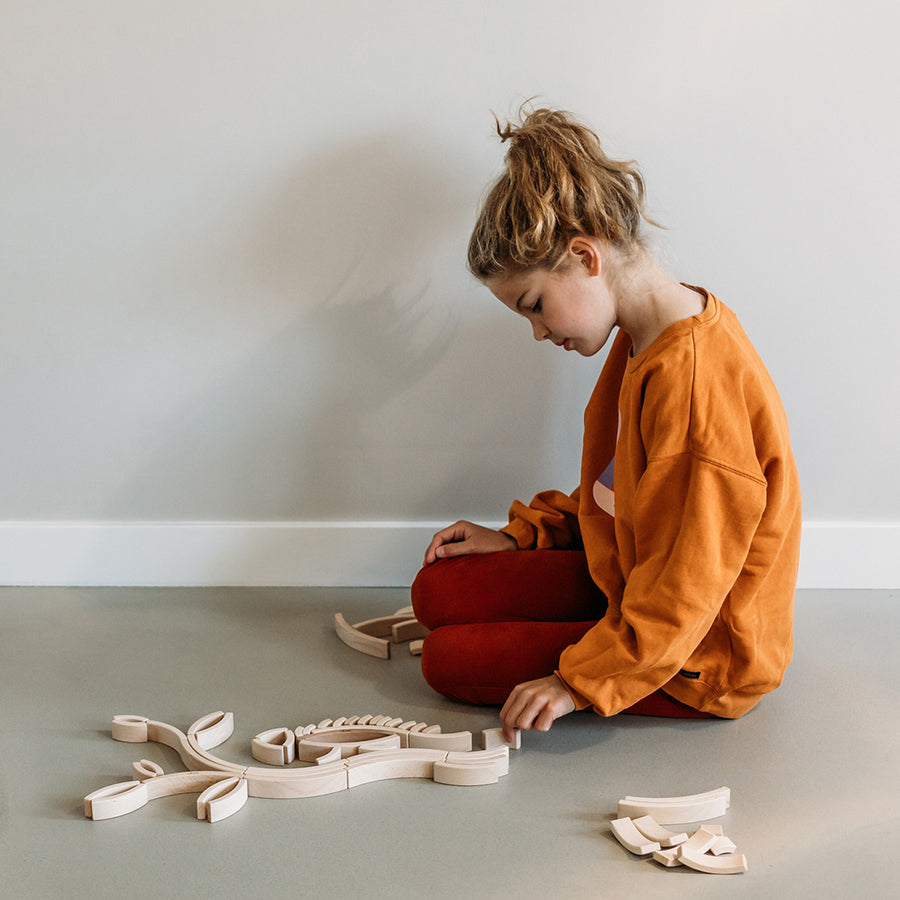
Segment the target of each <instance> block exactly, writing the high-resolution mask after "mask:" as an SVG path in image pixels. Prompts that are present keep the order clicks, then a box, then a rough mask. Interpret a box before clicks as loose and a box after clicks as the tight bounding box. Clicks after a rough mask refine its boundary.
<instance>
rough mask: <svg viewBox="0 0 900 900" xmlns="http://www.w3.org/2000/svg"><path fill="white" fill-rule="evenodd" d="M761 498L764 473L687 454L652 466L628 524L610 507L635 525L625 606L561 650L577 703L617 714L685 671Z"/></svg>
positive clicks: (739, 560) (736, 566) (722, 595)
mask: <svg viewBox="0 0 900 900" xmlns="http://www.w3.org/2000/svg"><path fill="white" fill-rule="evenodd" d="M765 502H766V484H765V481H764V480H763V479H762V478H760V477H755V476H750V475H747V474H744V473H740V472H738V471H736V470H734V469H731V468H728V467H726V466H723V465H720V464H718V463H716V462H713V461H710V460H707V459H703V458H699V457H697V456H695V455H694V454H693V453H690V452H686V453H681V454H677V455H675V456H672V457H669V458H665V459H660V460H657V461H653V462H651V463H649V465H648V467H647V469H646V471H645V472H644V474H643V476H642V477H641V480H640V482H639V484H638V486H637V490H636V492H635V495H634V506H633V509H631V510H622V511H621V512H622V514H623V519H624V521H622V522H620V521H619V516H620V510H619V509H618V508H617V509H616V518H617V523H616V527H617V530H618V529H619V528H620V527H621V528H625V529H628V530H631V531H632V535H629V537H630V540H627V541H624V542H622V543H624V544H625V545H626V546H629V545H630V546H633V547H634V559H632V560H623V562H624V563H626V565H625V569H626V572H627V574H626V583H625V588H624V591H623V594H622V600H621V604H620V605H615V604H611V605H610V609H609V611H608V612H607V615H606V616H605V617H604V619H602V620H601V621H600V622H599V623H598V624H597V625H596V626H594V628H592V629H591V630H590V631H589V632H588V633H587V634H586V635H585V636H584V637H583V638H582V639H581V640H580V641H579V642H578V643H577V644H573V645H572V646H570V647H568V648H567V649H566V650H565V651H564V652H563V654H562V656H561V657H560V663H559V672H558V674H559V676H560V677H561V678H562V680H563V681H564V682H565V683H566V685H567V686H568V687H569V688H570V690H571V691H572V693H573V698H574V699H575V703H576V706H577V707H578V708H579V709H584V708H586V707H588V706H593V707H594V709H595V710H596V711H597V712H598V713H600V714H601V715H605V716H610V715H615V714H616V713H618V712H621V711H622V710H623V709H627V708H628V707H629V706H632V705H633V704H634V703H636V702H637V701H638V700H640V699H642V698H643V697H646V696H647V695H649V694H651V693H653V691H655V690H657V689H658V688H660V687H662V686H663V685H664V684H666V682H668V681H669V680H670V679H672V678H673V677H674V676H675V675H677V674H678V672H679V671H680V670H681V669H682V668H684V664H685V663H686V662H687V660H688V659H689V658H690V657H691V655H692V654H693V653H694V651H695V649H696V648H697V647H698V645H699V644H700V643H701V642H702V641H703V639H704V637H705V636H706V635H707V633H708V632H709V631H710V629H711V627H712V626H713V623H714V621H715V619H716V617H717V616H718V615H719V612H720V610H721V608H722V605H723V603H724V601H725V599H726V597H727V596H728V593H729V591H730V590H731V587H732V585H733V584H734V583H735V581H736V580H737V578H738V576H739V574H740V572H741V570H742V568H743V566H744V563H745V561H746V559H747V554H748V551H749V548H750V544H751V541H752V538H753V535H754V532H755V531H756V528H757V525H758V523H759V521H760V518H761V516H762V513H763V510H764V508H765ZM629 569H630V571H629ZM703 677H704V679H705V678H710V679H711V680H713V681H714V680H715V677H716V675H715V673H703Z"/></svg>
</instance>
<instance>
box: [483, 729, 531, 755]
mask: <svg viewBox="0 0 900 900" xmlns="http://www.w3.org/2000/svg"><path fill="white" fill-rule="evenodd" d="M481 740H482V746H483V747H484V749H485V750H490V748H491V747H509V748H510V750H521V749H522V732H521V731H520V730H519V729H518V728H517V729H516V730H515V732H514V736H513V739H512V741H511V742H510V743H507V742H506V740H505V739H504V737H503V729H502V728H485V729H484V731H482V732H481Z"/></svg>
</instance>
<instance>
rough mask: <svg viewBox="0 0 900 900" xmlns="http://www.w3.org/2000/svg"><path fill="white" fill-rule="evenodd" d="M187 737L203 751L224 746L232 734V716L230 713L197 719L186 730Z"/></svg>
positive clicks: (220, 712) (217, 713)
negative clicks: (193, 739)
mask: <svg viewBox="0 0 900 900" xmlns="http://www.w3.org/2000/svg"><path fill="white" fill-rule="evenodd" d="M187 733H188V737H189V738H190V737H191V736H193V737H194V738H195V739H196V742H197V745H198V746H199V747H200V748H201V749H203V750H212V749H213V747H218V746H219V745H220V744H224V743H225V741H227V740H228V738H230V737H231V735H232V734H234V715H233V714H232V713H230V712H222V711H221V710H220V711H219V712H214V713H210V714H209V715H207V716H203V717H202V718H200V719H197V721H196V722H194V724H193V725H191V727H190V728H188V732H187Z"/></svg>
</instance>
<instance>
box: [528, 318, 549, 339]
mask: <svg viewBox="0 0 900 900" xmlns="http://www.w3.org/2000/svg"><path fill="white" fill-rule="evenodd" d="M531 328H532V331H534V339H535V340H536V341H546V340H547V338H548V337H550V329H549V328H547V326H546V325H544V324H543V322H541V321H539V320H538V319H532V320H531Z"/></svg>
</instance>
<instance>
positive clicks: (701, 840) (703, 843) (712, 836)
mask: <svg viewBox="0 0 900 900" xmlns="http://www.w3.org/2000/svg"><path fill="white" fill-rule="evenodd" d="M717 837H719V835H718V834H717V833H716V832H715V831H713V830H712V829H711V828H707V827H706V826H704V825H701V826H700V827H699V828H698V829H697V830H696V831H695V832H694V833H693V834H692V835H691V836H690V837H689V838H688V839H687V840H686V841H685V842H684V843H683V844H680V845H679V847H678V858H679V859H681V857H682V856H684V854H685V853H687V854H693V855H695V856H700V855H702V854H704V853H706V851H707V850H709V848H710V847H711V846H712V845H713V844H714V843H715V841H716V838H717Z"/></svg>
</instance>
